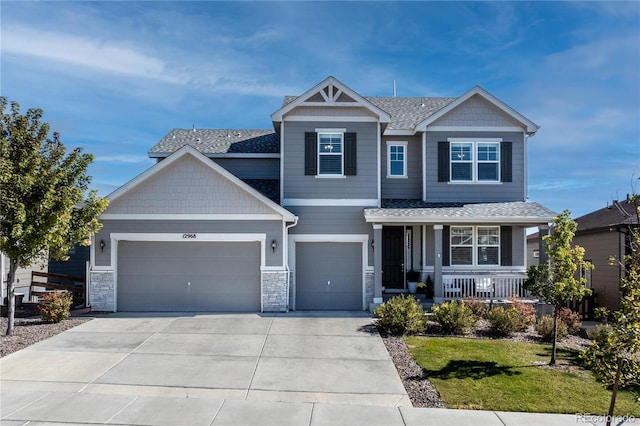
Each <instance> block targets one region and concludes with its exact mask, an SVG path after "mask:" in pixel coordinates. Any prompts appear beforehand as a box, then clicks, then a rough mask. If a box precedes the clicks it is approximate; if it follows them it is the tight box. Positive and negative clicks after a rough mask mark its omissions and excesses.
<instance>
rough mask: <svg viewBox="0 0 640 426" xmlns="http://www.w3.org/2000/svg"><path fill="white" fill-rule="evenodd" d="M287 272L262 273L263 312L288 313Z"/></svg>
mask: <svg viewBox="0 0 640 426" xmlns="http://www.w3.org/2000/svg"><path fill="white" fill-rule="evenodd" d="M288 275H289V273H288V272H287V271H265V272H263V273H262V311H263V312H287V311H288V310H289V303H288V302H289V301H288V300H287V276H288Z"/></svg>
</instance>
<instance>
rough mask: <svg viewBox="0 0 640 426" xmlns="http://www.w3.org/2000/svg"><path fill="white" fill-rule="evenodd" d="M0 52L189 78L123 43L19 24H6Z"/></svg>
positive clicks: (100, 68) (160, 76)
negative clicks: (36, 28) (40, 29)
mask: <svg viewBox="0 0 640 426" xmlns="http://www.w3.org/2000/svg"><path fill="white" fill-rule="evenodd" d="M2 53H3V55H6V54H14V55H23V56H29V57H34V58H38V59H43V60H51V61H56V62H63V63H68V64H71V65H76V66H81V67H85V68H92V69H94V70H97V71H101V72H107V73H115V74H121V75H129V76H134V77H143V78H150V79H154V80H160V81H164V82H167V83H173V84H184V83H186V82H187V80H188V78H187V77H186V76H184V75H181V74H180V73H179V72H175V71H173V70H169V69H168V66H167V64H166V63H165V62H164V61H162V60H161V59H158V58H155V57H153V56H149V55H147V54H145V53H143V52H140V51H138V50H136V49H135V48H134V47H131V46H127V45H126V44H118V43H115V42H111V41H107V40H101V39H98V38H86V37H80V36H76V35H70V34H63V33H57V32H51V31H39V30H35V29H33V28H28V27H25V26H20V25H12V26H5V27H4V28H3V31H2Z"/></svg>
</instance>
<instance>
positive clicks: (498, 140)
mask: <svg viewBox="0 0 640 426" xmlns="http://www.w3.org/2000/svg"><path fill="white" fill-rule="evenodd" d="M447 141H448V142H469V143H474V142H494V143H498V142H502V138H476V137H473V136H469V137H467V138H447Z"/></svg>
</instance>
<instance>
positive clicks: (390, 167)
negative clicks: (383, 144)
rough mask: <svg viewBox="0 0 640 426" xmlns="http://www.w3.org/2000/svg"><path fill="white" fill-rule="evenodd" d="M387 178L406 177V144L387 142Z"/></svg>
mask: <svg viewBox="0 0 640 426" xmlns="http://www.w3.org/2000/svg"><path fill="white" fill-rule="evenodd" d="M387 177H407V142H387Z"/></svg>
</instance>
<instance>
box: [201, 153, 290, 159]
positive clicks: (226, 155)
mask: <svg viewBox="0 0 640 426" xmlns="http://www.w3.org/2000/svg"><path fill="white" fill-rule="evenodd" d="M205 156H206V157H207V158H280V154H261V153H256V154H251V153H240V154H227V153H218V154H205Z"/></svg>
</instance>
